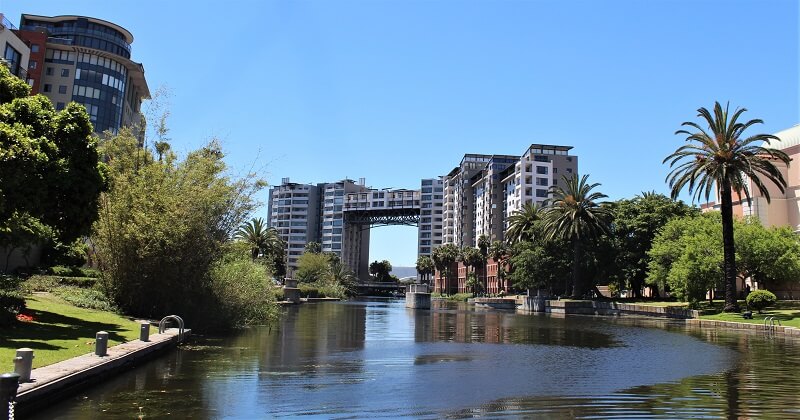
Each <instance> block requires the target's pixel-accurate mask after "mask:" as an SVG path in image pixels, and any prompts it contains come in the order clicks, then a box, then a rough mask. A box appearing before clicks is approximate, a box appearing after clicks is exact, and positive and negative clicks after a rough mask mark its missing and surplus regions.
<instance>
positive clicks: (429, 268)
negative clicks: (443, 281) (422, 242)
mask: <svg viewBox="0 0 800 420" xmlns="http://www.w3.org/2000/svg"><path fill="white" fill-rule="evenodd" d="M416 268H417V272H418V273H419V274H420V275H422V279H423V280H427V281H428V282H429V283H430V277H429V276H430V275H431V274H432V273H433V270H434V265H433V260H432V259H431V257H429V256H427V255H421V256H419V257H418V258H417V266H416Z"/></svg>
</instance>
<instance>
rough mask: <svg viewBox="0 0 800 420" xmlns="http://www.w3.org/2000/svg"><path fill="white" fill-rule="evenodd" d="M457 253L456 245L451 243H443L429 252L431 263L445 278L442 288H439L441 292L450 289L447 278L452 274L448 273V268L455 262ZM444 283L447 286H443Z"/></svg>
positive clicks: (449, 291) (447, 291) (446, 292)
mask: <svg viewBox="0 0 800 420" xmlns="http://www.w3.org/2000/svg"><path fill="white" fill-rule="evenodd" d="M458 254H459V251H458V247H456V246H455V245H453V244H444V245H442V246H440V247H438V248H435V249H434V250H433V253H432V254H431V259H432V260H433V265H434V266H435V267H436V269H437V270H438V271H439V272H440V273H442V275H443V276H444V279H445V280H444V284H443V286H442V288H443V289H444V290H441V293H445V294H450V293H451V290H449V289H450V281H449V279H450V275H451V274H452V273H450V268H451V266H452V265H453V263H455V262H456V259H457V258H458ZM444 285H447V287H444Z"/></svg>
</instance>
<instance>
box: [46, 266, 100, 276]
mask: <svg viewBox="0 0 800 420" xmlns="http://www.w3.org/2000/svg"><path fill="white" fill-rule="evenodd" d="M47 274H52V275H54V276H61V277H94V278H97V277H100V272H99V271H97V270H95V269H94V268H84V267H75V266H71V267H65V266H63V265H55V266H52V267H50V268H48V269H47Z"/></svg>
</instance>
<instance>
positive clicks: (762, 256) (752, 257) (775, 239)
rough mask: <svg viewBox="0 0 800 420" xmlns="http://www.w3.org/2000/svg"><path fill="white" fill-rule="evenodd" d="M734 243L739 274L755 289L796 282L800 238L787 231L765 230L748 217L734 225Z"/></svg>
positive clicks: (759, 223) (798, 274) (784, 228)
mask: <svg viewBox="0 0 800 420" xmlns="http://www.w3.org/2000/svg"><path fill="white" fill-rule="evenodd" d="M735 240H736V261H737V266H738V268H739V272H740V273H741V275H742V277H750V278H752V279H753V280H755V281H757V282H758V288H759V289H770V288H774V287H775V286H778V285H784V284H786V283H796V282H798V281H800V237H798V236H797V234H795V233H794V232H792V230H791V229H790V228H788V227H779V228H778V227H775V228H769V229H767V228H765V227H764V226H763V225H761V222H760V221H759V220H758V219H756V218H753V217H749V218H747V219H746V220H744V221H741V222H737V223H736V235H735Z"/></svg>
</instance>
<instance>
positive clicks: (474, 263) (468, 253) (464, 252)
mask: <svg viewBox="0 0 800 420" xmlns="http://www.w3.org/2000/svg"><path fill="white" fill-rule="evenodd" d="M458 259H459V260H460V261H461V262H463V263H464V265H465V266H467V270H468V271H469V273H472V274H474V275H475V276H477V273H476V272H475V271H476V269H477V268H478V266H480V265H483V264H484V262H485V261H486V260H485V259H484V257H483V255H482V254H481V251H480V250H479V249H478V248H472V247H464V248H461V252H460V254H459V257H458ZM476 278H477V277H476ZM475 290H477V289H473V293H475Z"/></svg>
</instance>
